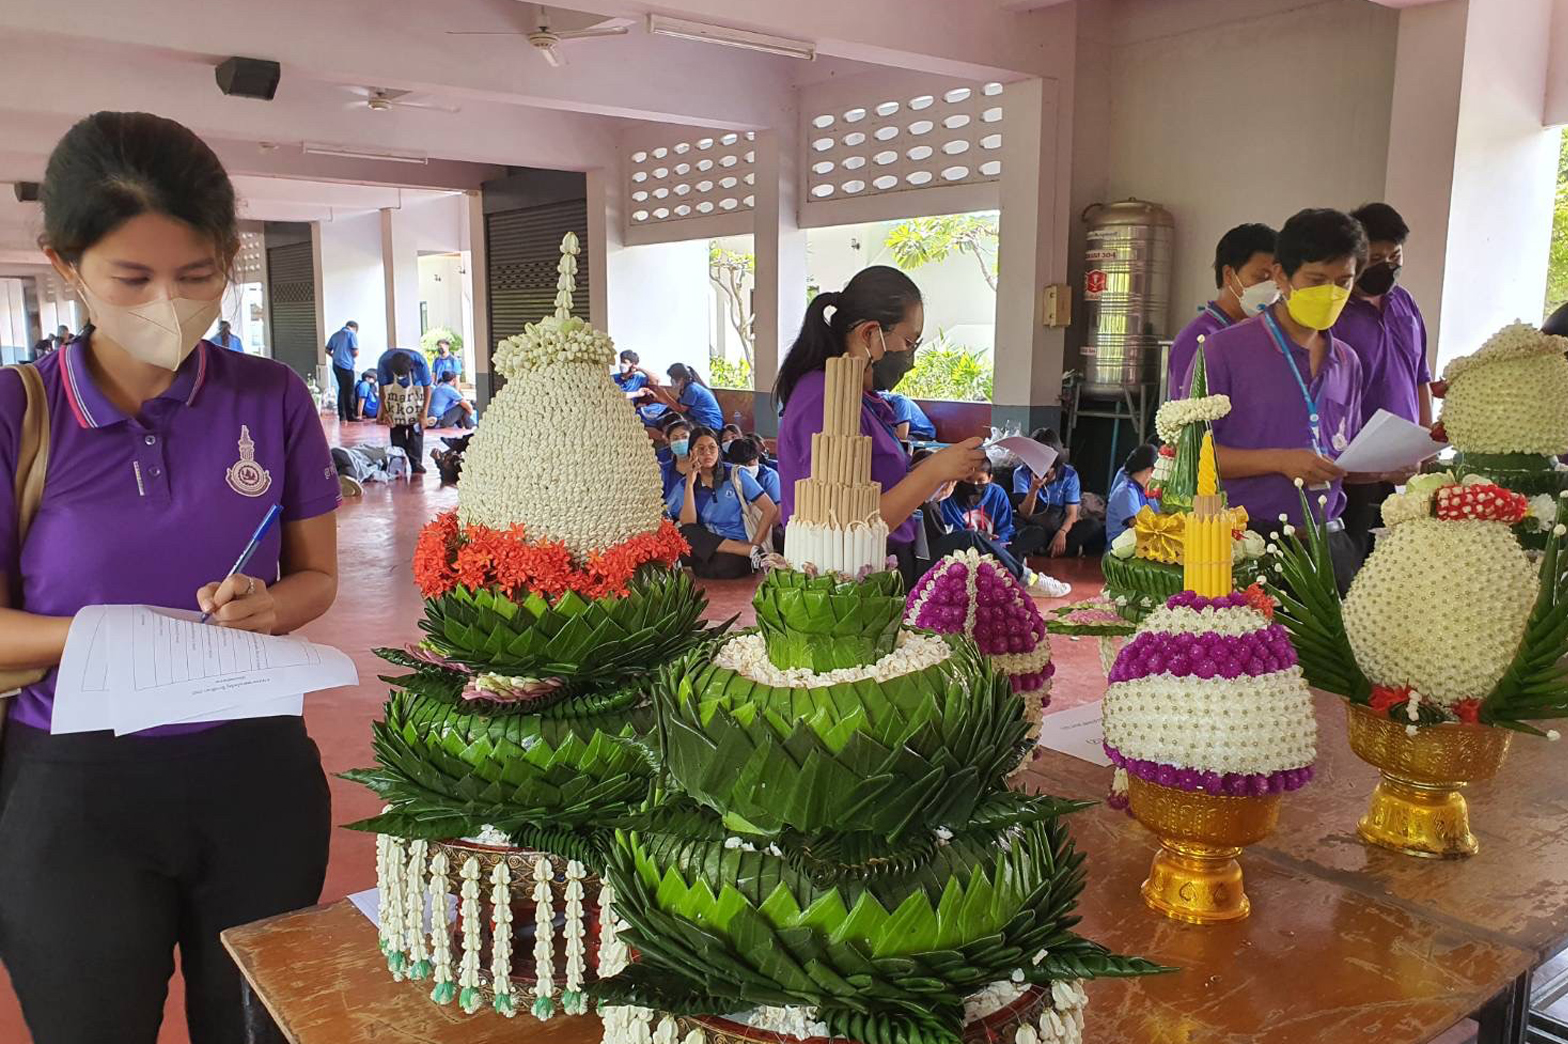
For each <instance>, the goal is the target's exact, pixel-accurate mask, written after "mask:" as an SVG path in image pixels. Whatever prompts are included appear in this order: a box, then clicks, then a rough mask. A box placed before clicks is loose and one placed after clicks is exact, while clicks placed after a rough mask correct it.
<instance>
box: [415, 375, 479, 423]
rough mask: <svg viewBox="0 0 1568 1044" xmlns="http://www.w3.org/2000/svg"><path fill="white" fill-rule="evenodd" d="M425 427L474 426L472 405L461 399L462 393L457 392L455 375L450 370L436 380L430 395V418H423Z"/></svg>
mask: <svg viewBox="0 0 1568 1044" xmlns="http://www.w3.org/2000/svg"><path fill="white" fill-rule="evenodd" d="M425 426H426V427H430V428H472V427H473V426H474V404H473V403H471V402H469V401H468V400H467V399H465V398H463V393H462V392H460V391H458V390H457V374H455V373H453V372H451V371H450V370H449V371H447V372H445V373H443V374H442V375H441V376H440V377H439V378H438V379H437V381H436V386H435V390H434V391H432V392H431V393H430V416H428V417H427V418H425Z"/></svg>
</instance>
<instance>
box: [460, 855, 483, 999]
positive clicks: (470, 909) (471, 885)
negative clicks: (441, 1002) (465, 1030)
mask: <svg viewBox="0 0 1568 1044" xmlns="http://www.w3.org/2000/svg"><path fill="white" fill-rule="evenodd" d="M462 878H463V884H462V887H461V888H460V889H459V890H458V897H459V900H460V901H459V905H458V912H459V913H460V914H461V915H462V919H463V966H462V970H461V971H460V972H459V974H458V977H457V984H458V986H459V987H460V988H461V989H460V992H459V993H458V995H457V1002H458V1004H460V1005H462V1008H463V1010H464V1011H466V1012H468V1014H470V1015H472V1014H473V1013H474V1012H476V1011H478V1010H479V1005H480V997H479V947H480V941H479V940H480V934H479V916H480V914H479V860H478V858H477V857H475V856H469V857H468V858H467V859H465V860H463V870H462Z"/></svg>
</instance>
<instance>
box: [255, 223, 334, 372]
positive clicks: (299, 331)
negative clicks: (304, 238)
mask: <svg viewBox="0 0 1568 1044" xmlns="http://www.w3.org/2000/svg"><path fill="white" fill-rule="evenodd" d="M267 289H268V301H267V310H268V313H269V316H270V318H271V326H272V357H273V358H274V359H277V360H278V361H279V362H281V363H286V364H287V365H289V366H291V367H293V368H294V370H295V372H297V373H298V374H299V375H300V376H301V377H303V378H305V379H306V380H309V379H310V378H311V377H313V376H315V374H316V365H317V363H318V362H319V360H320V359H321V357H322V351H323V345H324V344H325V343H326V341H325V339H324V338H323V337H322V335H321V331H320V330H318V329H316V269H315V261H314V259H313V257H312V254H311V248H310V244H309V243H289V244H287V245H286V246H276V247H268V248H267Z"/></svg>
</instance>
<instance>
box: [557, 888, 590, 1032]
mask: <svg viewBox="0 0 1568 1044" xmlns="http://www.w3.org/2000/svg"><path fill="white" fill-rule="evenodd" d="M585 875H586V871H585V870H584V869H583V864H581V863H579V862H578V861H577V860H575V859H573V860H570V861H568V862H567V864H566V991H565V992H564V993H562V994H561V1007H562V1008H563V1009H564V1010H565V1011H566V1013H567V1014H568V1015H584V1014H587V1011H588V997H587V995H586V994H584V993H583V972H584V971H586V967H585V963H584V960H583V956H584V953H583V936H584V935H585V934H586V933H585V931H584V926H583V877H584V876H585Z"/></svg>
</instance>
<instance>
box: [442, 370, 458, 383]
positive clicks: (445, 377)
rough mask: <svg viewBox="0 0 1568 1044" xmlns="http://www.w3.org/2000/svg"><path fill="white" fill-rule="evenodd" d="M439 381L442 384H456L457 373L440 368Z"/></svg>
mask: <svg viewBox="0 0 1568 1044" xmlns="http://www.w3.org/2000/svg"><path fill="white" fill-rule="evenodd" d="M441 383H442V384H456V383H457V374H455V373H453V372H452V371H451V370H442V371H441Z"/></svg>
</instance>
